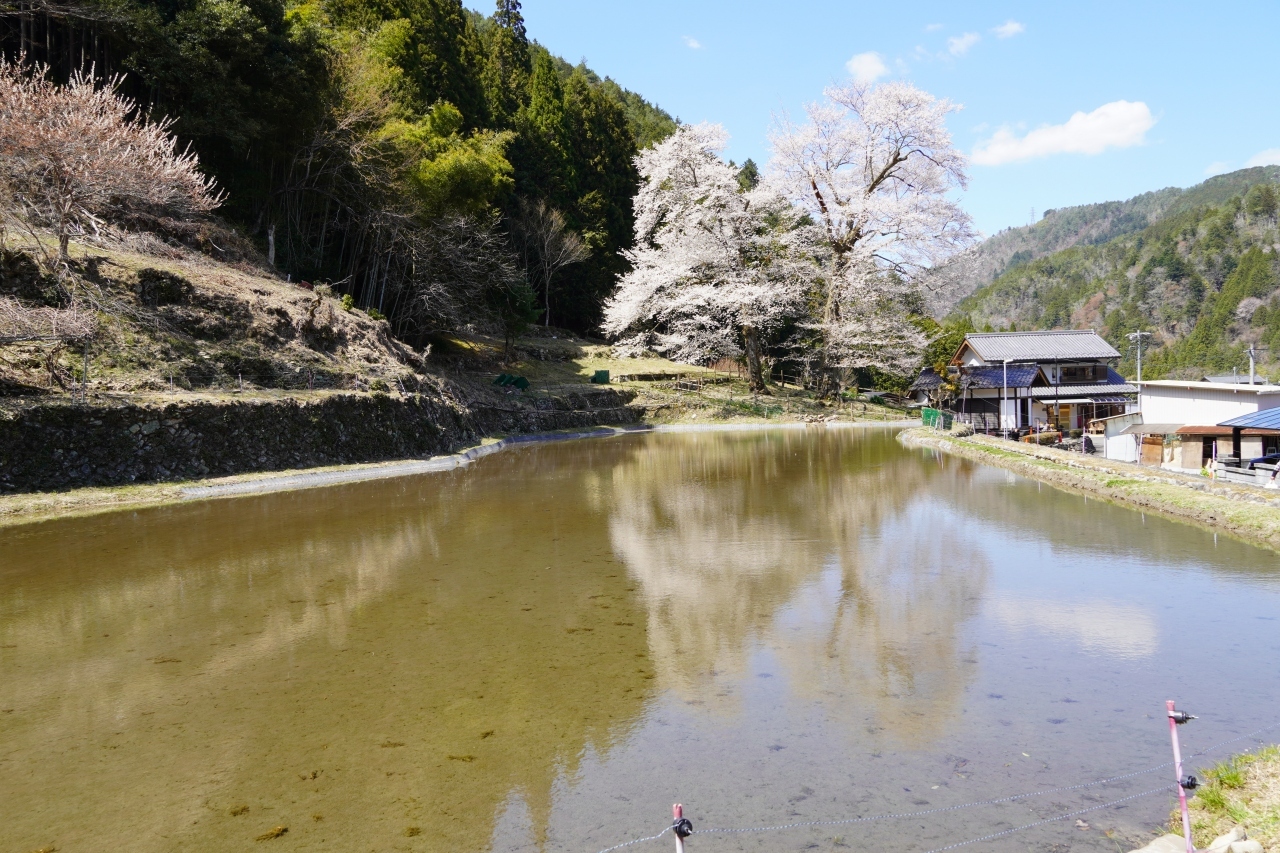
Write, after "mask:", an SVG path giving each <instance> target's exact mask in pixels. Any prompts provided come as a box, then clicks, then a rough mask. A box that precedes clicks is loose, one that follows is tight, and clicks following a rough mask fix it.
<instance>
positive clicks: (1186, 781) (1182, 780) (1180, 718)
mask: <svg viewBox="0 0 1280 853" xmlns="http://www.w3.org/2000/svg"><path fill="white" fill-rule="evenodd" d="M1164 704H1165V708H1166V709H1167V710H1168V714H1169V737H1170V738H1171V739H1172V740H1173V767H1174V773H1176V774H1177V779H1178V806H1179V807H1180V808H1181V809H1182V835H1183V837H1184V838H1186V841H1187V853H1196V846H1195V844H1193V843H1192V842H1191V815H1190V814H1188V813H1187V789H1188V788H1190V789H1192V790H1195V788H1196V778H1195V777H1194V776H1186V777H1184V776H1183V775H1182V750H1181V749H1180V748H1179V747H1178V726H1180V725H1181V724H1183V723H1185V722H1187V721H1188V720H1194V719H1195V717H1193V716H1191V715H1190V714H1188V713H1187V712H1186V711H1175V710H1174V707H1173V700H1172V699H1170V700H1169V701H1167V702H1165V703H1164Z"/></svg>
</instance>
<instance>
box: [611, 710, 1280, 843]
mask: <svg viewBox="0 0 1280 853" xmlns="http://www.w3.org/2000/svg"><path fill="white" fill-rule="evenodd" d="M1277 728H1280V722H1277V723H1272V724H1270V725H1267V726H1263V727H1262V728H1260V729H1257V730H1255V731H1252V732H1249V733H1248V734H1243V735H1237V736H1236V737H1233V738H1229V739H1227V740H1224V741H1221V742H1219V743H1215V744H1214V745H1212V746H1209V747H1206V748H1205V749H1201V750H1199V751H1197V752H1193V753H1189V754H1188V755H1186V756H1185V760H1190V759H1194V758H1199V757H1201V756H1204V755H1208V754H1209V753H1211V752H1215V751H1217V750H1219V749H1222V748H1223V747H1226V746H1230V745H1231V744H1235V743H1240V742H1241V741H1245V740H1253V739H1256V738H1258V737H1259V736H1260V735H1262V734H1265V733H1266V732H1269V731H1272V730H1274V729H1277ZM1174 766H1175V763H1174V762H1173V761H1166V762H1164V763H1163V764H1157V765H1156V766H1154V767H1148V768H1146V769H1145V770H1135V771H1133V772H1131V773H1124V774H1121V775H1119V776H1109V777H1107V778H1105V779H1096V780H1094V781H1092V782H1082V783H1080V784H1077V785H1064V786H1060V787H1057V788H1046V789H1044V790H1040V791H1030V792H1027V793H1022V794H1012V795H1010V796H1006V797H997V798H994V799H989V800H978V801H975V802H969V803H960V804H958V805H953V806H939V807H938V808H932V809H924V810H922V811H912V812H891V813H888V814H877V815H865V816H861V817H850V818H840V819H836V820H807V821H795V822H792V823H780V824H773V825H768V826H752V827H738V828H713V829H695V830H693V831H692V832H690V833H689V835H691V836H693V835H742V834H751V833H764V832H782V831H785V830H790V829H806V828H813V827H827V826H849V825H853V824H860V823H872V822H875V821H884V820H905V819H908V818H920V817H927V816H930V815H937V814H943V813H945V812H956V811H961V810H963V809H972V808H979V807H984V806H995V805H1001V804H1003V803H1012V802H1017V801H1019V800H1026V799H1031V798H1032V797H1043V796H1048V795H1049V794H1063V793H1067V792H1070V791H1080V790H1083V789H1085V788H1094V787H1097V786H1099V785H1110V784H1114V783H1116V782H1122V781H1125V780H1127V779H1135V778H1137V777H1139V776H1146V775H1148V774H1151V773H1155V772H1157V771H1160V770H1169V769H1171V768H1173V767H1174ZM1176 790H1177V785H1176V784H1175V783H1169V784H1166V785H1161V786H1160V787H1157V788H1152V789H1150V790H1148V791H1143V792H1141V793H1138V794H1130V795H1128V796H1125V797H1121V798H1120V799H1116V800H1112V801H1110V802H1106V803H1101V804H1099V805H1092V806H1088V807H1086V808H1082V809H1075V810H1073V811H1068V812H1066V813H1064V814H1059V815H1055V816H1053V817H1047V818H1042V819H1040V820H1037V821H1033V822H1031V823H1028V824H1024V825H1022V826H1015V827H1012V828H1009V829H1003V830H1000V831H998V832H993V833H990V834H988V835H984V836H981V837H980V838H971V839H969V840H967V841H958V842H955V843H953V844H948V845H946V846H945V847H937V848H934V849H933V850H929V851H926V853H945V851H948V850H954V849H956V848H959V847H966V846H968V845H970V844H980V843H983V842H986V841H992V840H994V839H996V838H1002V837H1004V836H1006V835H1012V834H1014V833H1016V832H1022V831H1024V830H1028V829H1034V828H1036V827H1040V826H1046V825H1048V824H1051V823H1056V822H1058V821H1063V820H1069V819H1070V818H1073V817H1079V816H1080V815H1084V814H1089V813H1090V812H1096V811H1101V810H1103V809H1108V808H1113V807H1114V806H1118V805H1121V804H1123V803H1127V802H1131V801H1133V800H1138V799H1142V798H1143V797H1150V796H1154V795H1156V794H1160V793H1168V792H1174V791H1176ZM674 829H675V827H674V826H668V827H667V828H666V829H664V830H663V831H662V832H659V833H658V834H657V835H650V836H648V837H645V838H636V839H633V840H631V841H625V842H623V843H621V844H615V845H614V846H612V847H606V848H605V849H603V850H601V851H600V853H612V851H615V850H621V849H623V848H625V847H632V846H635V845H638V844H644V843H646V842H649V841H656V840H658V839H660V838H662V837H663V836H665V835H667V834H668V833H671V832H672V831H673V830H674Z"/></svg>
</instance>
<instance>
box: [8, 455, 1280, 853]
mask: <svg viewBox="0 0 1280 853" xmlns="http://www.w3.org/2000/svg"><path fill="white" fill-rule="evenodd" d="M0 676H2V677H0V850H2V851H16V853H25V851H30V850H36V849H39V848H42V847H44V848H47V849H53V848H56V849H57V850H58V851H60V853H73V851H104V850H130V851H171V850H173V851H176V850H184V851H185V850H192V851H206V850H207V851H224V850H282V851H283V850H289V849H298V850H303V849H305V850H343V851H363V850H441V851H444V850H447V851H472V850H495V851H585V853H595V851H598V850H600V849H602V848H605V847H608V846H610V845H613V844H616V843H619V842H622V841H626V840H628V839H631V838H636V837H639V836H643V835H650V834H652V833H654V832H656V831H658V830H660V829H662V828H663V827H664V826H666V824H667V823H669V822H670V805H671V803H672V802H674V801H681V802H683V803H685V804H686V813H687V814H688V815H689V816H690V817H691V818H692V819H693V821H694V824H695V827H696V828H698V829H704V828H712V827H748V826H760V825H766V824H781V823H792V822H801V821H821V820H836V819H841V818H848V817H855V816H866V815H875V814H880V813H888V812H904V811H907V812H911V811H915V812H918V811H924V810H929V809H933V808H938V807H945V806H950V805H954V804H960V803H966V802H971V801H977V800H986V799H991V798H997V797H1003V796H1005V795H1010V794H1016V793H1022V792H1027V791H1035V790H1040V789H1043V788H1052V787H1055V786H1061V785H1073V784H1076V783H1079V782H1085V781H1090V780H1094V779H1100V778H1103V777H1108V776H1114V775H1118V774H1126V773H1130V772H1132V771H1135V770H1142V769H1146V768H1149V767H1154V766H1156V765H1158V764H1161V763H1162V762H1165V761H1167V760H1168V756H1169V743H1168V732H1167V728H1166V724H1165V722H1164V721H1163V720H1162V719H1161V713H1162V709H1163V702H1164V700H1165V699H1166V698H1175V699H1178V700H1179V702H1180V705H1181V706H1184V707H1186V708H1188V709H1189V710H1191V711H1192V712H1193V713H1196V714H1198V715H1199V716H1200V719H1199V720H1197V721H1195V722H1193V723H1191V724H1190V725H1188V726H1185V727H1184V728H1183V729H1182V734H1183V735H1184V739H1185V743H1186V746H1185V749H1187V750H1190V751H1194V750H1195V749H1198V748H1203V747H1206V746H1209V745H1211V744H1213V743H1216V742H1218V741H1221V740H1226V739H1228V738H1231V737H1234V736H1236V735H1238V734H1241V733H1245V732H1249V731H1252V730H1254V729H1257V728H1259V727H1261V726H1264V725H1267V724H1270V723H1275V722H1280V710H1277V709H1280V701H1278V700H1280V569H1278V568H1277V558H1276V556H1275V555H1273V554H1271V553H1269V552H1264V551H1261V550H1258V549H1254V548H1252V547H1249V546H1246V545H1242V544H1239V543H1236V542H1234V541H1232V540H1230V539H1227V538H1225V537H1222V538H1217V539H1215V537H1214V536H1213V534H1212V533H1208V532H1204V531H1201V530H1198V529H1195V528H1192V527H1187V526H1182V525H1177V524H1174V523H1170V522H1165V521H1161V520H1159V519H1156V518H1152V517H1147V518H1144V517H1143V516H1142V515H1140V514H1139V513H1137V512H1132V511H1128V510H1124V509H1119V508H1116V507H1113V506H1109V505H1106V504H1100V503H1097V502H1093V501H1088V500H1086V499H1084V498H1082V497H1079V496H1073V495H1068V494H1065V493H1062V492H1058V491H1054V490H1051V489H1049V488H1047V487H1044V488H1041V487H1039V486H1037V484H1036V483H1034V482H1031V481H1027V480H1023V479H1019V478H1016V477H1012V476H1010V475H1008V474H1006V473H1005V472H1003V471H999V470H995V469H991V468H984V467H981V466H977V465H974V464H972V463H969V462H966V461H963V460H956V459H951V458H945V457H936V456H934V455H931V454H927V453H923V452H919V451H908V450H905V449H903V448H901V447H900V446H899V445H898V444H897V443H896V442H895V441H894V439H893V436H892V433H891V432H890V431H887V430H867V431H862V430H826V431H823V430H811V431H777V432H741V433H731V432H726V433H694V434H677V435H652V434H650V435H633V436H626V437H621V438H616V439H607V440H595V441H579V442H566V443H562V444H553V445H544V446H537V447H528V448H524V449H521V450H517V451H513V452H508V453H503V454H498V455H495V456H492V457H488V458H486V459H484V460H482V461H480V462H478V463H477V464H475V465H474V466H472V467H470V468H469V469H466V470H459V471H455V472H450V473H445V474H434V475H426V476H422V477H416V478H405V479H400V480H393V481H378V482H371V483H364V484H354V485H348V486H343V487H336V488H329V489H318V490H313V491H304V492H295V493H285V494H272V495H265V496H261V497H255V498H245V499H238V500H233V501H213V502H206V503H199V504H191V505H182V506H175V507H169V508H162V509H155V510H148V511H141V512H135V513H120V514H113V515H103V516H99V517H94V518H88V519H79V520H67V521H61V522H52V523H45V524H39V525H33V526H29V527H24V528H15V529H10V530H6V531H0ZM1276 731H1280V730H1276ZM1273 737H1274V732H1273ZM1248 745H1249V742H1248V741H1245V742H1242V743H1238V744H1236V745H1235V747H1234V748H1236V749H1239V748H1243V747H1245V746H1248ZM1229 751H1230V749H1228V750H1223V751H1222V752H1220V753H1218V754H1217V756H1216V757H1221V756H1222V755H1225V754H1226V753H1227V752H1229ZM1202 763H1203V762H1202ZM1171 777H1172V771H1170V770H1161V771H1159V772H1156V773H1151V774H1147V775H1145V776H1139V777H1136V778H1133V779H1129V780H1124V781H1122V782H1118V783H1114V784H1111V785H1106V786H1100V787H1097V788H1088V789H1083V790H1078V791H1068V792H1059V793H1055V794H1051V795H1047V796H1043V797H1037V798H1032V799H1028V800H1020V801H1016V802H1011V803H1005V804H1001V805H995V806H986V807H981V808H974V809H967V810H960V811H953V812H944V813H938V814H933V815H925V816H917V817H912V818H903V819H897V820H886V821H879V822H871V823H864V824H853V825H844V826H819V827H810V828H800V829H791V830H785V831H776V832H767V833H759V834H736V835H706V836H700V835H695V836H694V837H693V838H691V839H690V840H689V842H688V848H687V849H688V850H689V853H702V851H708V853H710V851H736V850H752V851H754V850H761V851H763V850H769V851H779V850H847V849H885V850H890V849H891V850H895V851H904V853H907V851H912V850H921V851H923V850H929V849H932V848H934V847H939V846H942V845H945V844H949V843H952V842H956V841H963V840H966V839H969V838H973V837H976V836H980V835H984V834H987V833H990V832H996V831H999V830H1001V829H1005V828H1009V827H1013V826H1020V825H1023V824H1027V823H1031V822H1034V821H1036V820H1038V819H1040V818H1043V817H1051V816H1054V815H1057V814H1061V813H1063V812H1067V811H1071V810H1073V809H1077V808H1087V807H1089V806H1090V805H1096V804H1100V803H1105V802H1108V801H1110V800H1115V799H1119V798H1121V797H1125V796H1128V795H1129V794H1133V793H1140V792H1142V791H1146V790H1148V789H1151V788H1155V787H1158V786H1160V785H1162V784H1165V783H1167V782H1168V781H1169V780H1170V779H1171ZM1171 802H1172V798H1171V796H1170V794H1168V793H1164V794H1160V795H1157V796H1153V797H1147V798H1143V799H1137V800H1133V801H1131V802H1129V803H1127V804H1126V805H1125V806H1124V807H1123V808H1120V809H1114V810H1110V809H1109V810H1103V811H1097V812H1093V813H1091V814H1089V815H1088V816H1087V817H1086V818H1085V819H1086V820H1087V821H1088V823H1089V824H1090V826H1089V828H1088V829H1081V828H1077V827H1076V825H1075V820H1074V819H1072V820H1066V821H1062V822H1058V823H1052V824H1048V825H1046V826H1042V827H1039V828H1036V829H1033V830H1028V831H1025V832H1021V833H1017V834H1014V835H1012V836H1007V837H1004V838H1001V839H998V840H993V841H990V842H985V843H982V844H978V845H973V846H972V847H969V848H966V849H971V850H997V851H1004V850H1007V851H1014V850H1019V851H1021V850H1028V849H1036V850H1052V851H1067V850H1084V851H1092V850H1097V851H1116V850H1118V849H1128V846H1126V845H1125V841H1127V840H1134V839H1137V838H1138V837H1139V836H1141V835H1142V834H1143V833H1144V832H1149V831H1150V830H1152V829H1154V828H1156V827H1157V826H1158V825H1159V824H1161V823H1162V822H1164V820H1165V818H1166V816H1167V814H1168V809H1169V807H1170V804H1171ZM281 828H286V829H287V832H281V831H280V830H281ZM1108 832H1110V833H1111V834H1112V835H1113V836H1114V838H1108V836H1107V833H1108ZM258 839H262V840H258ZM670 845H671V838H670V836H667V837H665V838H663V839H661V840H660V841H658V842H651V843H649V844H647V845H637V846H635V847H632V848H628V849H629V850H632V851H646V850H662V851H666V850H669V849H670Z"/></svg>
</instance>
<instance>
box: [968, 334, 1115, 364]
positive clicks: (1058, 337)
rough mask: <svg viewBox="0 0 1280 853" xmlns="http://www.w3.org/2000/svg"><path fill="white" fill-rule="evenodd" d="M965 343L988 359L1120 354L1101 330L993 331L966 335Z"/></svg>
mask: <svg viewBox="0 0 1280 853" xmlns="http://www.w3.org/2000/svg"><path fill="white" fill-rule="evenodd" d="M964 340H965V343H967V344H968V345H969V346H970V347H972V348H973V351H974V352H976V353H977V354H978V357H979V358H981V359H982V360H983V361H986V362H993V361H1004V360H1005V359H1006V358H1007V359H1009V360H1010V361H1064V360H1070V359H1075V358H1080V359H1094V358H1119V357H1120V353H1118V352H1116V350H1115V347H1113V346H1111V344H1109V343H1107V342H1106V341H1104V340H1103V339H1102V336H1101V335H1099V334H1098V333H1097V332H1095V331H1092V330H1089V329H1085V330H1074V329H1071V330H1065V331H1057V332H991V333H986V334H973V335H965V337H964Z"/></svg>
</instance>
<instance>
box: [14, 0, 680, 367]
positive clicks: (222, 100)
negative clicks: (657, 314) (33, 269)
mask: <svg viewBox="0 0 1280 853" xmlns="http://www.w3.org/2000/svg"><path fill="white" fill-rule="evenodd" d="M0 47H2V49H3V54H4V56H5V57H6V58H7V59H9V60H10V61H14V60H19V59H21V60H22V61H23V62H24V63H26V64H28V65H37V64H46V65H47V66H48V67H49V74H50V76H51V77H53V78H54V79H55V80H58V81H64V80H67V79H69V78H70V77H71V76H72V75H73V74H75V73H76V72H77V71H80V70H84V71H89V70H90V69H91V70H92V73H93V74H94V75H95V76H96V77H97V78H99V79H101V80H104V81H105V80H110V79H112V78H114V77H116V76H119V77H120V84H119V85H120V90H121V92H122V93H123V94H125V95H128V96H131V97H133V98H135V99H137V100H138V101H139V102H140V103H141V104H143V105H145V106H146V108H147V109H148V110H149V111H150V114H151V115H152V116H154V117H159V116H170V117H173V118H174V119H176V123H175V124H174V125H173V130H174V132H175V133H177V135H178V137H179V139H180V140H181V141H182V143H184V144H185V143H190V145H191V147H192V149H193V150H194V151H195V152H196V153H197V154H198V155H199V157H200V164H201V168H202V169H203V170H204V171H205V172H207V173H209V174H211V175H212V176H213V177H214V178H215V179H216V181H217V185H218V187H220V188H221V189H222V190H223V191H225V194H226V197H225V201H224V203H223V205H222V207H221V208H220V209H219V210H218V212H217V215H218V216H219V217H220V218H221V219H222V221H224V222H226V223H228V224H229V225H230V226H231V227H232V228H233V229H234V230H235V231H236V232H238V233H239V234H240V235H243V236H247V237H248V238H249V239H250V240H251V241H252V242H253V243H254V244H256V246H257V247H258V249H259V250H260V252H261V253H262V254H263V255H264V256H266V258H267V259H268V260H269V262H270V263H271V264H273V265H274V266H275V267H276V268H277V269H278V270H279V271H280V273H281V274H282V275H287V276H289V277H291V278H292V279H293V280H294V281H302V280H305V281H308V282H312V283H315V282H324V283H328V284H331V285H332V287H333V288H334V289H335V290H336V291H339V292H341V293H348V294H351V295H352V296H353V297H354V301H355V304H356V305H357V306H360V307H364V308H369V309H373V313H374V314H375V316H376V315H377V314H378V313H381V314H385V315H388V316H389V318H390V319H391V321H392V323H393V327H394V330H395V332H396V333H397V334H398V335H399V336H401V337H402V338H404V339H406V340H409V341H410V342H413V343H420V342H421V341H423V340H425V339H426V337H427V336H428V335H429V334H431V333H432V331H433V330H435V329H437V328H440V327H457V326H460V325H466V324H468V323H482V324H488V325H490V326H495V325H496V326H506V327H512V326H518V325H520V324H522V323H524V322H528V321H533V320H546V319H547V312H548V311H549V312H550V321H551V322H552V323H553V324H556V325H559V326H564V327H568V328H572V329H576V330H579V331H591V330H594V329H595V328H596V327H597V325H598V322H599V318H600V306H601V303H602V301H603V299H604V298H605V296H606V295H607V294H608V292H609V291H610V290H611V288H612V286H613V284H614V281H615V279H616V276H617V274H618V273H619V272H621V271H622V269H623V261H622V260H621V257H620V255H619V250H620V249H622V248H625V247H627V246H629V245H630V242H631V239H632V221H633V216H632V209H631V203H632V201H631V200H632V196H633V195H634V193H635V191H636V186H637V175H636V171H635V167H634V164H633V158H634V156H635V155H636V153H637V151H638V150H639V149H640V148H642V147H644V146H646V145H649V144H652V143H653V142H655V141H657V140H660V139H662V138H664V137H665V136H666V135H668V134H669V133H671V132H672V131H673V130H674V129H675V121H674V120H673V119H672V117H671V116H669V115H668V114H666V113H665V112H663V111H662V110H660V109H658V108H657V107H655V106H653V105H652V104H650V103H649V102H647V101H646V100H644V99H643V98H642V97H641V96H639V95H637V94H636V93H634V92H629V91H627V90H625V89H623V88H622V87H621V86H619V85H618V84H617V83H615V82H613V81H612V80H608V79H601V78H600V77H599V76H597V75H596V74H594V73H593V72H592V71H591V70H590V69H589V68H587V67H585V66H584V65H578V66H573V65H570V64H569V63H567V62H565V61H564V60H562V59H560V58H558V57H555V56H552V55H551V54H549V53H548V51H547V50H545V49H544V48H542V47H541V46H540V45H538V44H537V42H535V41H533V40H532V39H531V38H530V37H529V35H528V34H527V33H526V31H525V26H524V21H523V19H522V17H521V12H520V3H519V2H518V0H499V2H498V3H497V9H496V11H495V13H494V14H493V15H492V16H490V17H484V16H481V15H478V14H476V13H474V12H470V11H468V10H466V9H464V8H463V7H462V5H461V3H460V2H459V0H304V1H303V2H286V0H164V2H146V0H58V1H57V2H55V0H30V2H27V0H22V1H21V2H19V0H0ZM138 216H139V217H143V216H144V213H143V212H139V213H138ZM141 224H144V225H146V226H147V227H148V228H150V229H152V230H159V231H160V232H162V233H165V234H166V235H167V236H168V237H169V238H170V239H174V240H180V241H182V242H186V243H188V244H199V245H200V246H201V247H202V248H203V249H205V250H206V251H209V252H210V253H211V254H213V255H214V257H218V256H219V253H220V252H222V253H224V254H226V255H227V259H229V260H234V257H233V253H229V252H227V251H226V250H227V246H226V244H225V242H224V239H222V238H219V237H217V233H218V232H217V231H216V230H215V231H209V230H208V229H207V228H204V227H196V226H192V225H189V224H183V223H179V222H172V221H170V222H165V221H159V222H156V221H151V222H145V223H141Z"/></svg>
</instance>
